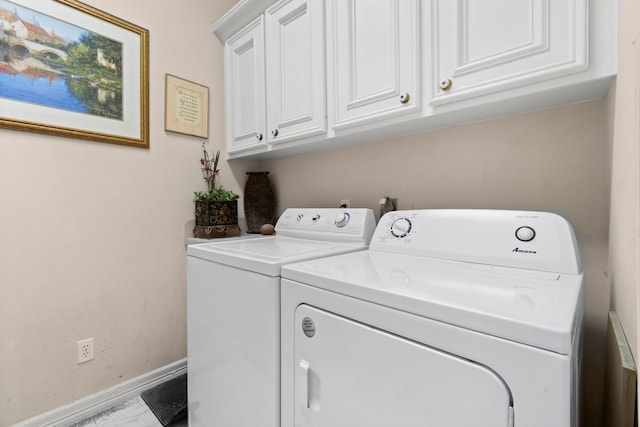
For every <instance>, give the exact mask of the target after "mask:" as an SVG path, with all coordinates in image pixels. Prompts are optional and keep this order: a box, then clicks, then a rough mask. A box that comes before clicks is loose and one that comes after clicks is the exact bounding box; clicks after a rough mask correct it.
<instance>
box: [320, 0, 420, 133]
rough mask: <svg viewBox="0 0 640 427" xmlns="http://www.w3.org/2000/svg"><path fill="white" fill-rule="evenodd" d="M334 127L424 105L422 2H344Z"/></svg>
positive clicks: (336, 20) (336, 12)
mask: <svg viewBox="0 0 640 427" xmlns="http://www.w3.org/2000/svg"><path fill="white" fill-rule="evenodd" d="M333 5H334V7H333V15H332V16H331V19H332V23H333V28H334V38H333V42H334V43H333V48H334V61H335V65H334V72H335V77H334V81H335V87H334V96H335V108H336V111H335V123H334V125H333V127H334V129H340V128H342V127H348V126H353V125H355V124H363V123H369V122H374V121H378V120H380V119H381V118H388V117H393V116H397V115H402V114H407V113H411V112H415V111H417V110H419V108H420V89H419V88H420V83H419V79H420V25H419V22H420V13H419V7H418V0H338V1H335V2H334V3H333Z"/></svg>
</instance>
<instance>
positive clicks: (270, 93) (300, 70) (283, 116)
mask: <svg viewBox="0 0 640 427" xmlns="http://www.w3.org/2000/svg"><path fill="white" fill-rule="evenodd" d="M265 16H266V37H267V56H266V57H267V124H268V125H267V130H268V134H267V141H269V142H271V143H278V142H284V141H287V140H291V139H294V138H300V137H304V136H309V135H314V134H320V133H326V130H327V125H326V123H327V119H326V84H325V81H326V77H325V68H326V67H325V58H326V53H325V41H324V39H325V37H324V1H322V0H282V1H280V2H278V3H276V4H275V5H274V6H273V7H271V8H270V9H268V10H267V12H266V15H265Z"/></svg>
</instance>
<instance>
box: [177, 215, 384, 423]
mask: <svg viewBox="0 0 640 427" xmlns="http://www.w3.org/2000/svg"><path fill="white" fill-rule="evenodd" d="M374 230H375V219H374V216H373V211H372V210H370V209H347V210H345V209H287V210H286V211H285V212H284V213H283V214H282V216H281V217H280V219H279V220H278V223H277V224H276V235H275V236H269V237H260V238H256V239H235V240H220V241H214V242H211V243H204V244H199V245H191V246H189V247H188V249H187V255H188V256H187V273H188V280H187V322H188V323H187V332H188V340H187V341H188V355H187V356H188V357H187V359H188V405H189V425H190V426H191V427H211V426H225V427H231V426H233V427H280V268H281V267H282V266H283V265H285V264H287V263H291V262H296V261H302V260H308V259H316V258H320V257H326V256H329V255H336V254H342V253H347V252H354V251H360V250H364V249H366V248H367V245H368V244H369V241H370V240H371V236H372V234H373V232H374Z"/></svg>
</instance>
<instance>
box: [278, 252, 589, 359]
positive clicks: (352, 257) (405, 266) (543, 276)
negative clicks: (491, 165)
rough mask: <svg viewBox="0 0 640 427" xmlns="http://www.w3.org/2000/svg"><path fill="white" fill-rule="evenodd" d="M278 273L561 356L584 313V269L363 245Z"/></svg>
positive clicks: (287, 268)
mask: <svg viewBox="0 0 640 427" xmlns="http://www.w3.org/2000/svg"><path fill="white" fill-rule="evenodd" d="M282 277H283V278H287V279H291V280H295V281H297V282H300V283H303V284H307V285H310V286H314V287H317V288H321V289H325V290H328V291H332V292H336V293H340V294H344V295H347V296H350V297H354V298H358V299H360V300H365V301H369V302H372V303H375V304H379V305H384V306H387V307H390V308H393V309H397V310H402V311H405V312H408V313H412V314H415V315H418V316H422V317H427V318H431V319H434V320H438V321H441V322H445V323H448V324H451V325H456V326H460V327H463V328H467V329H470V330H475V331H478V332H482V333H485V334H488V335H493V336H496V337H500V338H504V339H508V340H510V341H515V342H519V343H522V344H526V345H530V346H535V347H539V348H542V349H546V350H549V351H553V352H557V353H560V354H569V353H570V352H571V347H572V341H573V337H574V335H575V330H576V328H577V327H579V326H580V322H581V321H582V314H583V310H584V308H583V304H584V302H583V298H584V297H583V291H582V289H583V286H582V275H581V274H578V275H570V274H560V273H550V272H543V271H534V270H523V269H516V268H509V267H500V266H492V265H483V264H475V263H469V262H460V261H450V260H437V259H430V258H424V257H419V256H411V255H406V254H395V253H384V252H378V251H371V250H369V251H361V252H355V253H352V254H345V255H341V256H336V257H331V258H326V259H319V260H312V261H306V262H303V263H297V264H292V265H288V266H285V267H283V269H282Z"/></svg>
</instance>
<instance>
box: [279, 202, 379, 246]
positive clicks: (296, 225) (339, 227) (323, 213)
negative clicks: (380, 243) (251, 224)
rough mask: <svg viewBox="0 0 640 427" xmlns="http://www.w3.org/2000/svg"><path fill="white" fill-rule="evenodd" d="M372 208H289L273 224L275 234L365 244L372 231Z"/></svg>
mask: <svg viewBox="0 0 640 427" xmlns="http://www.w3.org/2000/svg"><path fill="white" fill-rule="evenodd" d="M375 227H376V224H375V217H374V215H373V211H372V210H371V209H364V208H354V209H342V208H317V209H313V208H289V209H287V210H285V211H284V212H283V213H282V215H281V216H280V218H279V219H278V222H277V223H276V227H275V229H276V235H280V236H288V237H297V238H304V239H316V240H337V241H345V242H353V243H358V244H368V243H369V242H370V240H371V236H372V235H373V232H374V230H375Z"/></svg>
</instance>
